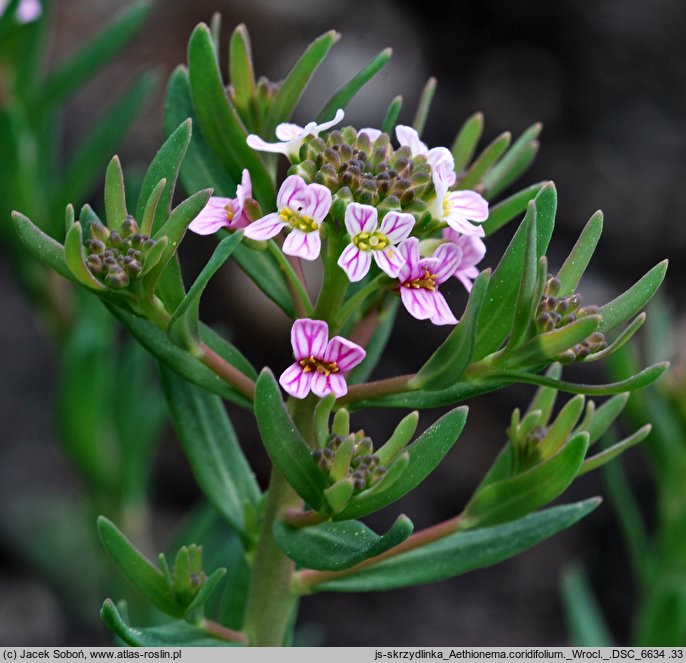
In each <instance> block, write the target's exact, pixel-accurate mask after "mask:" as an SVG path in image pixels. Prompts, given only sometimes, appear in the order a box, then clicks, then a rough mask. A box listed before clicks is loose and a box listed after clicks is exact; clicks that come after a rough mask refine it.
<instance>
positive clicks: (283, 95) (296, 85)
mask: <svg viewBox="0 0 686 663" xmlns="http://www.w3.org/2000/svg"><path fill="white" fill-rule="evenodd" d="M339 39H340V35H339V34H338V33H337V32H335V31H334V30H330V31H329V32H325V33H324V34H323V35H321V36H320V37H318V38H317V39H315V40H314V41H313V42H312V43H311V44H310V45H309V46H308V47H307V49H306V50H305V52H304V53H303V54H302V55H301V56H300V58H299V59H298V61H297V62H296V63H295V65H294V66H293V69H291V70H290V72H289V73H288V75H287V76H286V78H285V79H284V81H283V83H282V84H281V87H280V89H279V91H278V93H277V95H276V98H275V99H274V102H273V104H272V107H271V109H270V111H269V116H268V118H267V134H268V135H271V133H272V131H274V129H275V127H276V125H277V124H279V123H280V122H287V121H288V120H289V119H290V117H291V115H292V113H293V109H294V108H295V106H296V104H297V103H298V101H299V99H300V97H301V96H302V93H303V92H304V91H305V88H306V87H307V84H308V83H309V82H310V79H311V78H312V75H313V74H314V72H315V71H316V70H317V67H319V65H320V64H321V63H322V62H323V61H324V58H325V57H326V56H327V54H328V52H329V51H330V50H331V47H332V46H333V45H334V44H335V43H336V42H337V41H338V40H339ZM251 172H252V171H251Z"/></svg>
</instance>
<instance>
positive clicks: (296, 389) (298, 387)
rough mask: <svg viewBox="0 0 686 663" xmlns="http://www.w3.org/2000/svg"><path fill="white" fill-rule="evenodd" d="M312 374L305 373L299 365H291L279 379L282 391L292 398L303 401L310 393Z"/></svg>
mask: <svg viewBox="0 0 686 663" xmlns="http://www.w3.org/2000/svg"><path fill="white" fill-rule="evenodd" d="M312 375H313V374H312V372H308V373H305V371H303V369H302V366H300V364H298V363H295V364H291V365H290V366H289V367H288V368H287V369H286V370H285V371H284V372H283V373H281V376H280V377H279V384H280V385H281V386H282V387H283V389H284V391H285V392H287V393H288V394H290V395H291V396H293V397H294V398H300V399H303V398H305V396H307V394H308V393H309V391H310V385H311V383H312Z"/></svg>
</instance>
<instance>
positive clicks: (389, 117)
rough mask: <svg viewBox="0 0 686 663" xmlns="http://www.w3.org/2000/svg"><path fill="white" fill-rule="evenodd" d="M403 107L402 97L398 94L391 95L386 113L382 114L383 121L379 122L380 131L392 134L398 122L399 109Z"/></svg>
mask: <svg viewBox="0 0 686 663" xmlns="http://www.w3.org/2000/svg"><path fill="white" fill-rule="evenodd" d="M402 107H403V98H402V97H401V96H400V95H398V96H397V97H393V100H392V101H391V103H390V104H389V105H388V110H387V111H386V115H384V119H383V122H382V123H381V131H384V132H386V133H387V134H389V135H392V134H393V129H395V125H396V124H397V123H398V117H399V116H400V109H401V108H402Z"/></svg>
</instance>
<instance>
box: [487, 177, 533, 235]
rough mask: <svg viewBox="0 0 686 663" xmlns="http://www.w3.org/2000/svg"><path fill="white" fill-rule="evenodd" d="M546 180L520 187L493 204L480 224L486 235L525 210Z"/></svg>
mask: <svg viewBox="0 0 686 663" xmlns="http://www.w3.org/2000/svg"><path fill="white" fill-rule="evenodd" d="M545 184H546V182H537V183H536V184H532V185H531V186H528V187H527V188H526V189H522V190H521V191H518V192H517V193H513V194H512V195H511V196H510V197H509V198H505V200H503V201H501V202H499V203H498V204H497V205H493V206H492V207H490V208H489V210H488V218H487V219H486V221H485V222H484V223H483V225H482V226H481V227H482V228H483V229H484V232H485V233H486V236H487V237H488V236H489V235H492V234H493V233H494V232H496V231H497V230H500V229H501V228H502V227H503V226H504V225H506V224H507V223H509V222H510V221H512V219H514V218H515V216H517V215H519V214H522V212H524V211H525V210H526V207H527V205H528V204H529V201H530V200H533V199H534V198H535V197H536V196H537V195H538V192H539V191H540V190H541V189H542V188H543V187H544V186H545Z"/></svg>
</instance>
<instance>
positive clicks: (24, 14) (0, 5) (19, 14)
mask: <svg viewBox="0 0 686 663" xmlns="http://www.w3.org/2000/svg"><path fill="white" fill-rule="evenodd" d="M8 4H9V0H0V16H2V15H3V14H4V13H5V8H6V7H7V5H8ZM42 13H43V7H42V6H41V3H40V2H39V1H38V0H20V2H19V6H18V7H17V11H16V14H15V18H16V19H17V21H18V22H19V23H31V21H35V20H36V19H38V18H39V17H40V15H41V14H42Z"/></svg>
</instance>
